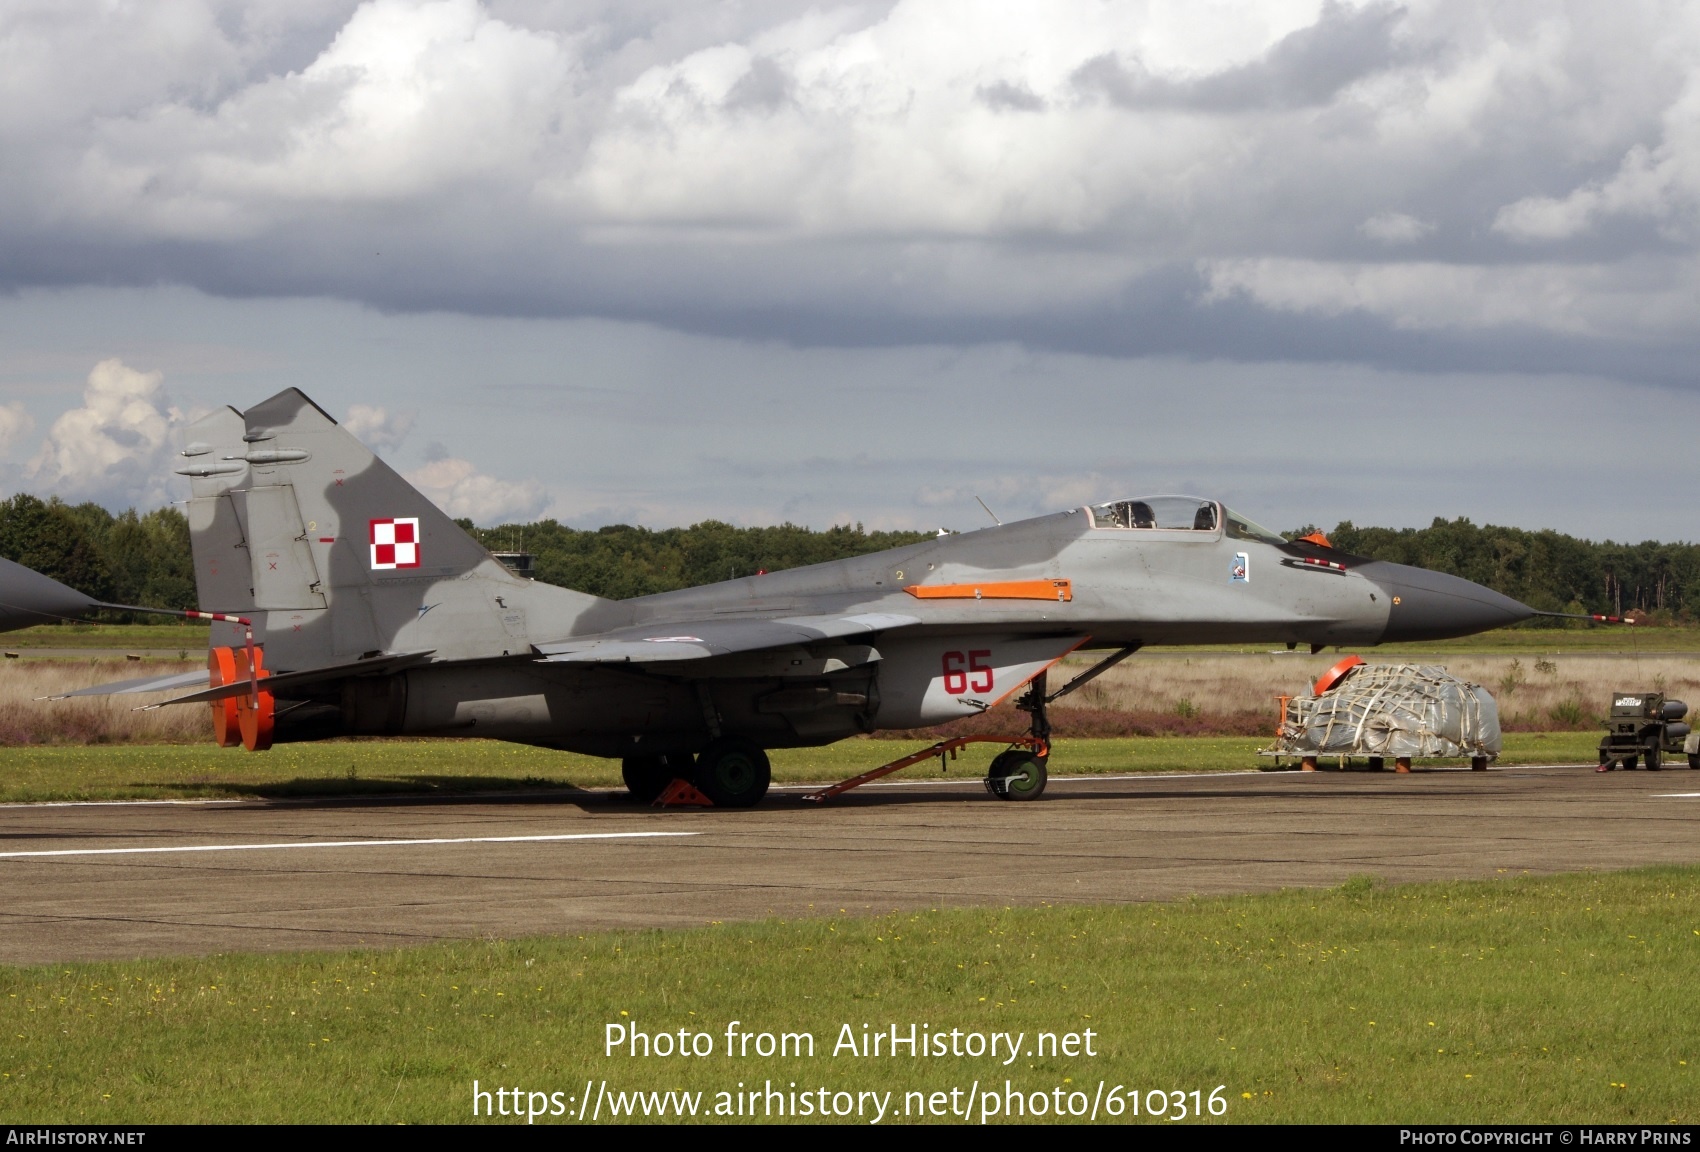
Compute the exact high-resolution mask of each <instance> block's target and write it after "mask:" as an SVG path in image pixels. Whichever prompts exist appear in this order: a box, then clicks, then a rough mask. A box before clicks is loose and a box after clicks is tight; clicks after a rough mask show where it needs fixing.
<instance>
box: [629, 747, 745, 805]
mask: <svg viewBox="0 0 1700 1152" xmlns="http://www.w3.org/2000/svg"><path fill="white" fill-rule="evenodd" d="M620 775H621V777H622V778H624V780H625V782H626V791H628V792H630V793H631V794H632V798H633V799H634V800H637V801H639V802H641V803H644V804H653V803H655V801H656V800H658V799H660V797H661V794H662V793H663V792H664V791H666V790H667V787H668V785H670V784H672V783H673V782H674V781H675V780H684V781H686V782H687V783H689V784H691V785H692V786H693V787H695V788H696V790H697V791H698V792H701V793H702V794H703V795H704V796H706V797H708V799H709V800H711V801H712V802H713V803H714V806H715V807H717V808H751V807H754V806H755V805H756V804H758V803H760V802H761V798H762V797H763V796H766V795H767V786H768V784H769V783H770V782H771V781H772V779H773V770H772V767H771V766H770V765H769V764H768V759H767V753H766V752H763V751H762V750H761V748H760V747H759V746H757V745H755V744H752V743H751V742H750V741H748V740H739V739H737V738H736V737H723V738H722V739H719V740H716V741H715V742H714V743H712V744H710V745H709V746H708V747H707V748H704V749H703V750H702V751H701V752H699V753H698V754H697V755H696V756H694V757H692V756H628V757H627V758H626V759H625V760H623V761H622V762H621V764H620Z"/></svg>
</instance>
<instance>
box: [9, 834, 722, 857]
mask: <svg viewBox="0 0 1700 1152" xmlns="http://www.w3.org/2000/svg"><path fill="white" fill-rule="evenodd" d="M700 835H701V833H700V832H572V833H568V834H565V835H560V836H456V837H444V838H441V839H432V840H308V841H300V840H297V841H294V842H293V843H287V844H174V845H171V846H169V847H164V848H54V849H50V850H48V851H43V852H0V860H19V859H22V858H24V857H28V856H139V855H142V854H144V853H154V852H266V851H276V850H279V849H284V848H396V847H401V846H404V845H408V846H412V845H419V844H529V843H537V842H539V841H544V840H639V839H649V838H654V837H658V836H700Z"/></svg>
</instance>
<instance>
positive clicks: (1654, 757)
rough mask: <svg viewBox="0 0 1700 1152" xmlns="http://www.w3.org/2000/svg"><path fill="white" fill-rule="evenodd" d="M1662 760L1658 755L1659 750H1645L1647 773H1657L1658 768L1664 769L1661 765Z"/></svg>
mask: <svg viewBox="0 0 1700 1152" xmlns="http://www.w3.org/2000/svg"><path fill="white" fill-rule="evenodd" d="M1662 759H1663V757H1662V756H1661V755H1660V750H1659V749H1657V748H1649V749H1647V756H1646V760H1647V771H1649V772H1657V771H1658V770H1659V769H1660V768H1662V767H1664V764H1663V763H1662Z"/></svg>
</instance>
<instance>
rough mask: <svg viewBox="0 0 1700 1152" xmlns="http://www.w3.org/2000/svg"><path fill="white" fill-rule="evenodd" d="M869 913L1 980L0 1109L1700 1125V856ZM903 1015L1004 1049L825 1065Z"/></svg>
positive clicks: (211, 1116)
mask: <svg viewBox="0 0 1700 1152" xmlns="http://www.w3.org/2000/svg"><path fill="white" fill-rule="evenodd" d="M873 911H874V913H875V914H873V915H868V914H866V913H864V914H863V915H860V916H858V915H856V913H859V912H862V910H861V909H822V910H821V912H822V913H823V915H822V916H821V917H820V918H818V919H813V920H806V921H799V922H789V923H787V922H766V923H757V924H738V925H720V924H714V925H707V926H704V927H703V928H700V929H695V930H688V931H671V932H660V931H649V932H620V933H604V934H596V935H586V936H580V937H571V938H556V939H538V940H518V941H513V942H506V943H493V942H466V943H458V944H451V945H443V946H434V947H427V948H419V949H410V950H403V951H381V952H380V951H369V952H353V953H338V954H334V955H333V954H307V955H275V956H213V957H206V958H198V959H174V960H148V961H140V962H133V963H119V964H60V965H52V966H48V967H39V968H10V969H0V1017H3V1020H0V1027H3V1028H4V1035H5V1036H6V1038H7V1040H6V1043H5V1045H4V1046H3V1048H0V1122H11V1123H19V1122H27V1123H50V1122H74V1123H96V1124H120V1123H142V1122H150V1121H152V1122H162V1121H170V1122H196V1121H209V1122H229V1121H237V1122H245V1121H281V1122H291V1121H295V1122H304V1121H313V1122H391V1121H415V1122H418V1121H447V1122H468V1121H471V1120H472V1118H473V1117H472V1085H473V1081H474V1080H475V1079H476V1080H478V1081H479V1083H480V1085H481V1086H482V1087H484V1088H486V1089H494V1088H496V1087H498V1086H500V1087H504V1088H515V1087H517V1088H519V1089H521V1090H522V1091H523V1092H525V1093H530V1092H533V1091H536V1092H542V1093H545V1094H547V1093H552V1092H560V1093H561V1096H562V1104H563V1106H564V1108H566V1109H568V1110H571V1109H576V1107H577V1098H578V1097H580V1096H583V1095H584V1089H585V1084H586V1081H587V1080H588V1081H591V1082H593V1084H594V1085H596V1086H597V1087H596V1088H595V1090H594V1091H593V1092H592V1095H593V1096H600V1095H601V1088H600V1085H601V1083H602V1082H603V1081H606V1085H607V1089H608V1090H609V1091H610V1092H614V1093H627V1092H633V1091H645V1092H647V1091H652V1090H654V1091H670V1090H680V1091H687V1092H701V1093H703V1096H702V1097H701V1101H702V1102H701V1104H700V1105H699V1107H700V1108H701V1112H702V1114H704V1115H707V1114H711V1113H712V1112H713V1110H714V1107H715V1104H716V1102H717V1098H716V1095H715V1094H716V1093H717V1092H721V1091H727V1092H732V1091H736V1090H737V1087H736V1086H737V1085H738V1084H739V1082H740V1081H741V1082H742V1083H743V1084H744V1085H745V1086H746V1087H754V1088H756V1089H760V1088H761V1087H762V1085H763V1084H764V1082H767V1081H771V1082H772V1083H773V1084H774V1085H775V1086H776V1087H777V1088H778V1089H780V1090H781V1091H782V1092H789V1091H790V1088H789V1087H788V1086H789V1085H792V1084H795V1086H796V1088H797V1089H798V1090H800V1091H803V1092H811V1091H813V1090H815V1089H818V1088H821V1087H824V1088H826V1089H828V1090H829V1093H831V1092H837V1091H840V1090H842V1091H848V1092H864V1091H872V1092H891V1093H892V1096H891V1098H890V1101H889V1103H888V1108H889V1109H892V1110H895V1112H896V1114H897V1118H901V1114H902V1109H903V1108H904V1105H905V1102H906V1097H905V1094H906V1093H908V1092H912V1091H913V1092H926V1093H933V1092H945V1093H949V1092H950V1090H951V1089H953V1088H955V1089H959V1094H958V1101H959V1102H960V1101H963V1100H965V1099H967V1097H966V1093H967V1092H968V1090H969V1088H970V1085H972V1084H974V1082H976V1081H978V1082H979V1086H980V1088H981V1090H985V1089H986V1088H988V1087H990V1088H993V1089H995V1090H996V1092H997V1095H998V1096H999V1097H1000V1105H1001V1098H1002V1097H1003V1093H1004V1083H1005V1080H1006V1078H1007V1079H1008V1080H1009V1081H1011V1082H1013V1085H1014V1087H1015V1089H1016V1090H1017V1091H1019V1092H1022V1093H1028V1094H1030V1093H1033V1092H1046V1093H1050V1092H1051V1091H1052V1090H1053V1089H1056V1088H1061V1089H1062V1090H1063V1093H1062V1095H1061V1096H1060V1097H1054V1098H1057V1099H1061V1100H1062V1101H1063V1102H1064V1105H1065V1107H1066V1106H1067V1105H1068V1098H1067V1094H1068V1093H1070V1092H1075V1091H1080V1092H1083V1093H1084V1094H1085V1096H1084V1097H1083V1098H1081V1099H1080V1100H1079V1101H1078V1106H1079V1107H1080V1108H1081V1109H1082V1110H1084V1108H1085V1106H1086V1102H1087V1101H1088V1100H1090V1099H1092V1098H1093V1097H1094V1096H1096V1095H1097V1094H1098V1092H1099V1084H1100V1082H1102V1083H1103V1086H1104V1090H1105V1092H1110V1091H1111V1090H1113V1089H1115V1088H1117V1087H1118V1086H1119V1087H1120V1088H1121V1089H1122V1092H1123V1095H1122V1097H1121V1098H1122V1099H1123V1100H1124V1101H1125V1099H1126V1096H1125V1093H1126V1091H1127V1090H1128V1089H1135V1090H1137V1091H1139V1092H1140V1093H1141V1094H1142V1097H1141V1098H1142V1109H1141V1111H1142V1115H1141V1117H1140V1119H1149V1117H1148V1116H1145V1115H1143V1113H1144V1111H1145V1108H1146V1107H1147V1106H1151V1105H1154V1103H1155V1100H1154V1099H1153V1098H1152V1097H1150V1096H1146V1095H1144V1094H1145V1093H1148V1092H1152V1091H1162V1092H1165V1093H1167V1092H1185V1093H1188V1094H1190V1093H1191V1092H1192V1091H1194V1090H1198V1091H1200V1093H1201V1096H1200V1101H1202V1100H1204V1099H1208V1096H1209V1094H1210V1093H1211V1091H1212V1090H1213V1089H1215V1088H1217V1086H1219V1085H1220V1086H1222V1093H1221V1095H1220V1097H1219V1098H1220V1099H1222V1100H1224V1101H1225V1102H1226V1114H1225V1116H1224V1119H1226V1120H1228V1121H1239V1122H1293V1121H1303V1122H1349V1121H1356V1122H1381V1123H1386V1122H1394V1121H1411V1122H1424V1121H1426V1122H1453V1123H1457V1122H1472V1123H1482V1122H1504V1123H1518V1122H1521V1123H1546V1122H1565V1121H1570V1122H1581V1121H1586V1122H1591V1123H1618V1124H1663V1123H1670V1122H1676V1123H1693V1122H1695V1121H1696V1120H1700V1081H1697V1074H1700V998H1696V997H1695V996H1694V994H1693V989H1694V988H1695V987H1696V986H1697V984H1700V871H1697V870H1694V869H1676V868H1666V869H1656V870H1645V871H1638V872H1630V873H1613V874H1584V875H1571V876H1558V877H1545V878H1538V879H1536V878H1527V877H1507V878H1505V879H1502V880H1498V881H1491V882H1481V883H1453V884H1439V885H1421V886H1399V887H1382V886H1380V885H1378V884H1377V883H1375V882H1374V881H1373V880H1372V879H1371V878H1368V877H1363V878H1359V879H1357V880H1354V881H1352V882H1349V883H1347V884H1346V885H1345V886H1344V887H1343V888H1340V889H1335V890H1332V891H1323V892H1316V891H1286V892H1281V893H1276V894H1273V895H1262V896H1250V897H1236V898H1227V899H1208V900H1196V901H1183V902H1179V903H1173V904H1136V905H1126V906H1119V907H1067V908H1040V909H1005V910H1001V911H998V910H990V911H988V910H961V911H951V910H941V911H933V912H925V913H918V914H908V913H905V914H887V915H880V914H878V911H879V910H877V909H875V910H873ZM731 1021H741V1022H742V1023H741V1024H740V1025H739V1027H740V1029H741V1030H744V1031H747V1032H752V1033H758V1034H759V1033H761V1032H770V1033H781V1032H792V1033H803V1032H807V1033H809V1034H811V1035H812V1036H813V1040H814V1046H815V1048H814V1051H815V1055H814V1057H813V1058H812V1059H810V1058H806V1057H798V1056H795V1055H793V1056H791V1057H787V1058H781V1057H778V1056H774V1057H771V1058H762V1057H760V1056H757V1055H756V1054H755V1049H754V1048H752V1049H751V1050H750V1052H749V1054H748V1055H746V1056H740V1057H737V1058H728V1057H727V1056H726V1055H725V1051H724V1049H725V1042H726V1041H725V1036H726V1031H727V1027H728V1024H729V1023H730V1022H731ZM610 1023H612V1024H618V1025H623V1026H625V1027H628V1028H637V1029H639V1030H641V1031H644V1032H646V1033H650V1034H654V1033H658V1032H670V1033H674V1034H676V1033H677V1032H678V1031H679V1030H680V1029H685V1030H686V1031H687V1033H689V1034H695V1033H698V1032H701V1033H704V1034H706V1035H707V1037H708V1038H709V1042H710V1043H712V1044H713V1045H714V1053H715V1054H714V1055H712V1056H707V1057H703V1058H695V1057H686V1058H681V1057H677V1056H671V1057H658V1056H650V1057H648V1058H643V1057H640V1056H631V1055H619V1054H614V1055H608V1054H605V1051H604V1041H605V1037H606V1032H605V1029H606V1027H607V1025H609V1024H610ZM911 1023H915V1024H917V1025H925V1026H927V1027H929V1028H930V1029H931V1030H933V1031H938V1032H947V1031H949V1030H951V1029H958V1030H961V1031H962V1032H963V1033H971V1032H979V1033H982V1034H984V1033H990V1032H1007V1033H1021V1034H1023V1039H1022V1041H1021V1042H1020V1043H1019V1044H1018V1046H1017V1051H1018V1052H1019V1053H1020V1055H1019V1057H1018V1058H1017V1059H1016V1060H1014V1061H1013V1062H1011V1063H1009V1064H1008V1065H1005V1064H1004V1063H1003V1060H1004V1056H1003V1055H1002V1053H1001V1052H1000V1056H999V1058H998V1059H996V1060H994V1059H992V1058H990V1057H989V1056H983V1057H980V1058H977V1059H976V1058H973V1057H968V1056H960V1057H953V1056H943V1057H937V1058H921V1059H911V1058H910V1057H908V1056H907V1055H906V1054H905V1055H901V1056H898V1057H896V1058H893V1057H891V1056H889V1055H886V1054H884V1053H883V1052H882V1054H881V1055H878V1056H853V1055H851V1054H850V1053H849V1052H848V1051H841V1052H839V1053H838V1054H836V1055H835V1054H834V1047H835V1044H836V1042H837V1041H838V1040H839V1039H840V1038H841V1029H842V1027H843V1026H844V1025H848V1026H849V1028H850V1030H851V1033H852V1035H853V1036H854V1037H855V1038H856V1040H857V1041H858V1043H860V1039H861V1036H862V1029H863V1027H864V1025H866V1026H867V1027H868V1028H869V1029H870V1031H873V1030H886V1029H889V1028H890V1026H891V1025H893V1024H896V1025H898V1026H899V1027H900V1029H901V1030H902V1033H903V1034H907V1031H908V1027H909V1025H910V1024H911ZM1088 1028H1090V1029H1092V1030H1093V1034H1094V1035H1093V1039H1092V1041H1091V1043H1092V1044H1093V1049H1094V1051H1095V1052H1096V1055H1095V1056H1092V1057H1088V1056H1086V1055H1085V1054H1084V1051H1083V1049H1077V1054H1076V1055H1075V1056H1074V1057H1072V1058H1070V1057H1067V1056H1061V1055H1046V1056H1039V1055H1037V1054H1036V1053H1035V1054H1034V1055H1028V1050H1029V1049H1031V1048H1033V1047H1034V1044H1035V1038H1036V1036H1037V1034H1039V1033H1041V1032H1049V1033H1054V1034H1059V1035H1060V1034H1064V1033H1070V1032H1073V1033H1076V1034H1077V1035H1081V1034H1083V1033H1084V1031H1085V1030H1086V1029H1088ZM1080 1043H1081V1044H1082V1045H1083V1044H1084V1043H1085V1040H1084V1038H1082V1040H1081V1042H1080ZM628 1099H629V1098H628ZM725 1099H726V1100H728V1101H730V1100H731V1099H732V1097H731V1096H730V1095H728V1096H727V1097H726V1098H725ZM908 1099H909V1101H910V1107H911V1109H913V1108H914V1107H915V1106H916V1105H915V1103H914V1100H915V1098H913V1097H910V1098H908ZM972 1099H973V1100H974V1107H975V1110H974V1111H973V1112H971V1114H970V1116H969V1118H970V1119H974V1120H977V1119H978V1118H979V1112H978V1107H979V1106H980V1105H982V1104H983V1103H985V1101H984V1100H983V1098H980V1097H973V1098H972ZM1030 1099H1031V1096H1030V1095H1029V1100H1030ZM1171 1099H1172V1098H1171ZM543 1100H544V1102H545V1104H547V1102H548V1097H547V1096H546V1095H545V1097H543ZM526 1101H527V1103H528V1105H531V1106H532V1107H536V1105H535V1104H534V1103H533V1101H532V1098H531V1097H529V1096H527V1097H526ZM569 1101H570V1103H569ZM1187 1104H1188V1107H1189V1108H1190V1107H1192V1098H1191V1096H1190V1095H1189V1096H1188V1097H1187ZM504 1106H505V1101H504ZM1169 1106H1170V1107H1172V1104H1170V1105H1169ZM869 1107H872V1104H871V1103H870V1104H869ZM601 1118H602V1119H603V1120H608V1119H610V1118H611V1117H610V1109H609V1108H608V1106H607V1104H606V1098H604V1105H603V1108H602V1112H601ZM891 1118H892V1116H891V1113H890V1112H888V1121H887V1122H890V1119H891ZM915 1118H916V1117H914V1116H911V1117H910V1119H915ZM1104 1118H1105V1117H1104V1116H1103V1115H1102V1114H1101V1115H1100V1119H1104ZM1123 1118H1124V1119H1133V1117H1132V1115H1131V1114H1130V1113H1129V1114H1125V1115H1124V1117H1123ZM864 1119H866V1117H864ZM1046 1119H1047V1120H1051V1121H1054V1119H1055V1118H1054V1117H1046ZM495 1122H507V1123H512V1122H514V1121H513V1120H512V1119H511V1118H509V1119H507V1120H505V1121H504V1120H503V1119H502V1118H501V1117H497V1118H496V1120H495ZM519 1122H522V1123H523V1122H524V1121H523V1120H521V1121H519Z"/></svg>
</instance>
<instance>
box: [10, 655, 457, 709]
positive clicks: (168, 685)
mask: <svg viewBox="0 0 1700 1152" xmlns="http://www.w3.org/2000/svg"><path fill="white" fill-rule="evenodd" d="M430 658H431V653H429V652H399V653H395V654H393V655H389V656H374V657H372V658H370V659H367V660H355V661H353V662H351V663H343V664H326V665H323V666H322V667H318V668H303V669H300V670H298V671H295V672H280V673H278V674H277V675H275V676H267V677H265V678H264V679H262V680H261V681H260V687H261V688H262V689H264V690H265V691H267V692H270V693H272V694H273V695H277V694H278V693H279V692H281V691H283V690H285V689H289V688H301V687H305V686H307V685H310V684H321V683H323V682H325V681H327V680H341V679H344V678H346V677H349V676H375V675H378V674H381V673H387V672H398V671H400V670H401V669H403V668H411V667H413V666H414V665H415V664H423V663H425V662H426V661H428V660H429V659H430ZM207 678H208V674H207V673H206V672H205V671H200V672H184V673H181V674H179V675H176V676H156V677H151V678H146V679H141V680H120V681H117V682H116V683H113V684H96V685H95V686H94V687H92V688H79V689H77V690H76V691H75V692H67V693H65V694H64V695H63V696H44V697H42V699H44V700H66V699H69V698H70V697H72V696H129V695H134V694H136V693H141V692H171V691H175V690H176V689H179V688H193V687H197V686H200V687H201V690H200V691H199V692H191V693H189V694H188V695H187V696H177V697H174V698H172V699H170V700H161V701H160V702H159V703H157V704H148V705H146V706H145V708H147V709H152V708H163V707H165V705H167V704H199V703H204V702H206V701H209V700H226V699H229V698H230V697H232V696H245V695H247V693H248V692H249V690H250V689H249V684H248V681H246V680H237V681H236V682H235V683H232V684H225V685H221V686H219V687H205V685H206V683H207Z"/></svg>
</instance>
